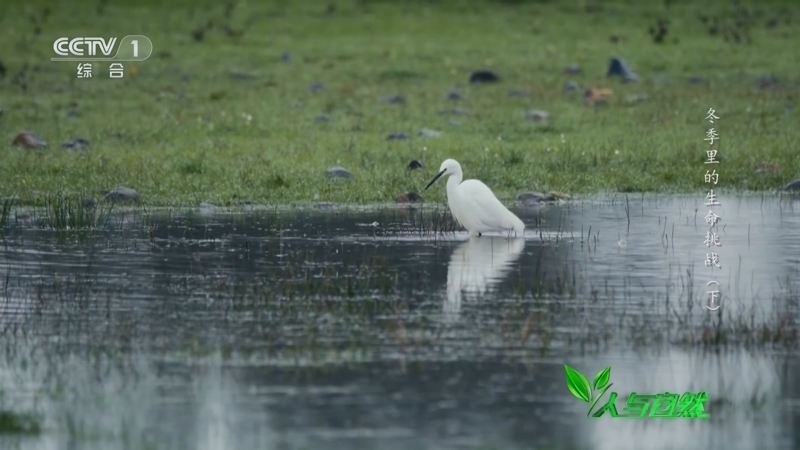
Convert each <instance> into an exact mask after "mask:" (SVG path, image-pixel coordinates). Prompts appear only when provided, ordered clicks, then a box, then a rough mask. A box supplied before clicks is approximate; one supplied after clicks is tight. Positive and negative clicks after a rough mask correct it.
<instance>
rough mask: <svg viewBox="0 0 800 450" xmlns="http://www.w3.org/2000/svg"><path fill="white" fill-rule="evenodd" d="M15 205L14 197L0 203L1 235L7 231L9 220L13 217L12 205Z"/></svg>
mask: <svg viewBox="0 0 800 450" xmlns="http://www.w3.org/2000/svg"><path fill="white" fill-rule="evenodd" d="M13 204H14V197H8V198H5V199H3V202H2V203H0V233H2V232H4V231H5V230H6V227H7V226H8V219H9V218H10V217H11V205H13Z"/></svg>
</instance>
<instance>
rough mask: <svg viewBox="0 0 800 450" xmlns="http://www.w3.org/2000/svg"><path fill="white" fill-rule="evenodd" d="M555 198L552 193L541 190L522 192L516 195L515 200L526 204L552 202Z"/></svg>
mask: <svg viewBox="0 0 800 450" xmlns="http://www.w3.org/2000/svg"><path fill="white" fill-rule="evenodd" d="M556 200H557V199H556V198H555V197H554V196H553V195H552V194H542V193H541V192H523V193H521V194H519V195H518V196H517V201H518V202H520V203H522V204H526V205H532V204H536V203H546V202H554V201H556Z"/></svg>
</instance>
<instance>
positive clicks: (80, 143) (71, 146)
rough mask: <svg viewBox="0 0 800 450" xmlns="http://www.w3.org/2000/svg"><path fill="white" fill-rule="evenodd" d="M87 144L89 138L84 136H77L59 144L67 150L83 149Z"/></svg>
mask: <svg viewBox="0 0 800 450" xmlns="http://www.w3.org/2000/svg"><path fill="white" fill-rule="evenodd" d="M88 146H89V140H88V139H84V138H77V139H75V140H74V141H67V142H64V143H63V144H61V147H62V148H65V149H67V150H83V149H85V148H86V147H88Z"/></svg>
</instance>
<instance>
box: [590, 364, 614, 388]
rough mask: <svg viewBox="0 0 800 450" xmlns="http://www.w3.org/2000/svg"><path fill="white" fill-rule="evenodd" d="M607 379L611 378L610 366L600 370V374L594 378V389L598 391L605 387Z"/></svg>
mask: <svg viewBox="0 0 800 450" xmlns="http://www.w3.org/2000/svg"><path fill="white" fill-rule="evenodd" d="M609 378H611V366H608V367H606V368H605V369H603V370H601V371H600V373H598V374H597V375H596V376H595V377H594V389H595V390H598V389H603V388H604V387H606V385H607V384H608V379H609Z"/></svg>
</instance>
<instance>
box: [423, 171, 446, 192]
mask: <svg viewBox="0 0 800 450" xmlns="http://www.w3.org/2000/svg"><path fill="white" fill-rule="evenodd" d="M445 170H447V169H442V171H441V172H439V173H437V174H436V176H435V177H433V179H432V180H431V182H430V183H428V185H427V186H425V189H423V190H422V191H423V192H425V191H427V190H428V188H429V187H431V185H432V184H433V183H436V180H438V179H439V178H441V177H442V174H444V171H445Z"/></svg>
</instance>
